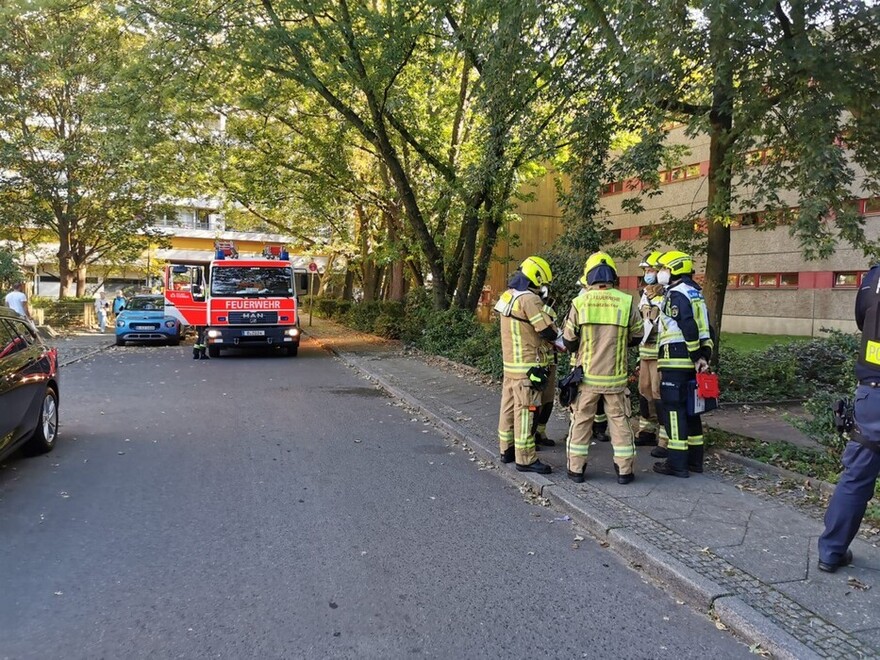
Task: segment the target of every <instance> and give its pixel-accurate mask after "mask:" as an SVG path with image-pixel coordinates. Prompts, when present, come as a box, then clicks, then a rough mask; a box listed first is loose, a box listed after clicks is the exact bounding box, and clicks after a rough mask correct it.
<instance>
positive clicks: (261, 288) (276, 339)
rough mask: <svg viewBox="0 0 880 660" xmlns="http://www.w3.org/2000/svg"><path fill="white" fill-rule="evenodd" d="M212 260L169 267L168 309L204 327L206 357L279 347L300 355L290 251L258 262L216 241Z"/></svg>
mask: <svg viewBox="0 0 880 660" xmlns="http://www.w3.org/2000/svg"><path fill="white" fill-rule="evenodd" d="M215 248H216V252H215V255H214V259H213V260H212V261H211V262H209V263H205V262H198V261H190V262H186V263H173V264H168V265H167V266H166V267H165V310H166V313H168V314H171V315H173V316H176V317H177V318H179V319H180V320H181V321H182V322H183V323H185V324H187V325H191V326H195V327H204V337H205V340H206V343H207V345H208V355H210V356H211V357H212V358H216V357H219V356H220V351H221V350H222V349H224V348H247V347H258V346H269V347H277V348H279V349H281V350H282V351H283V352H284V353H285V354H286V355H291V356H293V355H296V354H297V352H298V351H299V341H300V334H301V333H300V328H299V309H298V306H297V294H296V284H295V281H296V280H295V277H294V272H293V267H292V266H291V263H290V258H289V257H288V254H287V252H286V251H284V250H283V249H281V248H280V247H278V246H272V247H268V248H266V249H265V250H264V251H263V254H262V255H261V256H260V257H258V258H249V257H241V256H240V255H239V254H238V252H237V251H236V249H235V246H234V245H233V244H232V243H230V242H217V244H216V246H215Z"/></svg>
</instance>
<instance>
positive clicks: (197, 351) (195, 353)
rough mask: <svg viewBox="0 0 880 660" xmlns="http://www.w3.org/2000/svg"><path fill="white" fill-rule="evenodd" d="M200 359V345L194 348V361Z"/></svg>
mask: <svg viewBox="0 0 880 660" xmlns="http://www.w3.org/2000/svg"><path fill="white" fill-rule="evenodd" d="M198 359H199V347H198V345H195V346H193V360H198Z"/></svg>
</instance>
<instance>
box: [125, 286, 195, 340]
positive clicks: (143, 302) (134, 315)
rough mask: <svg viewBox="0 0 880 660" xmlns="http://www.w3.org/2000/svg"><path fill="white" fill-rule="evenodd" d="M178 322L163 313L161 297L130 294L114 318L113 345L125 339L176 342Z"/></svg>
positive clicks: (163, 302) (178, 332)
mask: <svg viewBox="0 0 880 660" xmlns="http://www.w3.org/2000/svg"><path fill="white" fill-rule="evenodd" d="M180 337H181V327H180V321H178V320H177V319H176V318H174V317H173V316H168V315H166V314H165V298H163V297H162V296H134V297H133V298H132V299H131V300H129V301H128V302H127V303H126V304H125V307H123V309H122V311H121V312H120V313H119V315H118V316H117V317H116V345H117V346H125V342H127V341H138V342H162V343H164V344H168V345H169V346H177V345H178V344H179V343H180Z"/></svg>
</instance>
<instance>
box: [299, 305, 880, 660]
mask: <svg viewBox="0 0 880 660" xmlns="http://www.w3.org/2000/svg"><path fill="white" fill-rule="evenodd" d="M306 330H307V332H308V334H310V335H311V336H312V337H313V338H315V339H316V340H318V341H319V342H320V343H321V344H323V345H324V346H326V347H327V348H330V349H332V350H333V351H335V352H336V353H337V354H338V355H339V356H340V357H341V358H342V359H343V360H345V361H346V362H348V363H349V364H351V365H352V366H355V367H356V368H358V369H360V370H361V371H363V372H364V373H365V374H366V375H368V376H369V377H371V378H372V379H373V380H375V381H376V382H377V383H378V384H380V385H381V386H383V387H385V388H386V389H388V390H389V391H390V392H391V393H392V394H394V395H395V396H398V397H399V398H401V399H403V400H404V401H406V402H407V403H409V404H410V405H412V406H413V407H415V408H417V409H419V410H420V411H421V413H422V414H423V415H425V417H427V418H428V419H430V420H432V421H434V422H435V423H437V424H439V425H440V426H442V427H444V428H445V429H446V430H447V431H448V432H450V433H451V434H452V435H454V436H456V437H458V438H459V439H460V440H462V441H464V442H466V443H467V444H468V445H469V446H470V447H471V448H472V449H474V450H475V451H476V452H477V455H478V457H479V459H480V460H481V461H482V463H483V464H484V465H486V466H488V468H489V469H497V470H499V473H501V474H503V475H504V476H506V477H508V478H510V479H514V480H516V481H517V482H519V483H522V482H523V481H526V482H528V483H529V484H530V485H531V486H532V487H533V488H534V489H535V490H536V491H538V492H539V493H540V494H541V495H542V496H543V497H546V498H548V499H549V500H550V501H551V502H553V503H554V504H556V505H558V506H559V507H561V508H563V509H564V510H566V511H567V512H569V513H570V515H572V516H573V517H574V518H575V519H576V520H579V521H580V522H581V523H582V524H584V525H585V526H586V527H587V528H588V529H589V530H590V531H591V532H592V533H593V534H594V535H595V536H596V537H597V538H598V539H599V541H600V542H603V543H608V544H609V545H610V546H611V547H612V548H613V549H615V550H616V551H617V552H619V553H620V554H621V555H623V556H624V557H625V558H627V559H628V560H629V561H630V563H631V564H632V565H633V567H634V568H637V569H639V570H642V571H644V572H645V573H647V574H649V575H651V576H652V577H654V578H655V579H657V580H659V581H661V582H663V583H664V584H666V585H667V586H668V587H669V588H671V589H673V590H674V591H675V592H676V593H677V594H678V595H679V597H680V598H682V599H683V600H686V601H688V602H689V603H691V604H692V605H693V606H695V607H697V608H699V609H702V610H703V611H705V612H707V613H710V614H711V615H712V616H715V617H716V618H717V619H718V621H719V622H720V623H721V624H722V625H726V626H727V627H729V628H731V629H733V630H734V631H736V632H737V633H739V634H741V635H743V636H744V637H746V638H747V639H749V640H750V641H751V642H752V643H754V644H758V645H760V647H759V648H760V649H764V650H768V651H770V652H771V653H773V655H774V656H776V657H788V658H798V659H803V658H819V657H822V658H860V657H877V656H878V655H880V608H878V605H880V549H878V548H876V547H874V546H872V545H870V544H868V543H865V542H863V541H860V540H856V541H855V543H854V544H853V552H854V555H855V561H854V563H853V566H852V567H849V568H846V569H841V570H840V571H838V572H837V573H835V574H832V575H829V574H826V573H822V572H820V571H819V570H818V569H817V568H816V539H817V537H818V535H819V534H820V533H821V531H822V524H821V522H820V521H817V520H815V519H814V518H810V517H808V516H805V515H803V514H802V513H800V512H799V511H797V510H796V509H795V508H793V507H792V506H790V505H789V504H787V503H785V502H784V501H779V502H772V501H768V500H767V499H766V498H762V497H759V496H758V495H756V494H753V493H750V492H748V491H747V490H746V489H743V488H742V487H739V486H738V485H737V484H735V483H731V482H730V480H729V479H728V480H725V479H722V478H721V477H720V476H718V475H713V474H712V473H711V472H707V473H705V474H703V475H692V477H691V478H690V479H687V480H684V479H671V478H669V477H663V476H661V475H657V474H655V473H654V472H653V471H651V465H652V463H653V461H654V459H651V458H650V456H649V455H648V452H649V448H640V449H639V455H638V458H637V464H636V480H635V482H633V483H632V484H630V485H627V486H621V485H618V484H617V482H616V479H615V475H614V472H613V468H612V460H611V449H610V446H609V445H608V444H601V443H600V444H598V445H595V446H593V447H592V448H591V453H590V462H589V467H588V468H587V482H586V483H585V484H582V485H577V484H574V483H572V482H571V481H569V480H568V479H567V478H566V477H565V464H564V461H565V459H564V446H563V444H564V443H562V442H560V443H558V445H557V447H555V448H551V449H543V450H542V451H541V452H540V458H541V460H542V461H544V462H547V463H549V464H551V465H552V466H553V468H554V473H553V474H552V475H549V478H544V477H541V476H537V475H535V476H530V477H526V476H525V475H523V474H521V473H517V472H515V471H514V470H513V469H512V468H511V467H510V466H502V465H500V464H497V465H496V464H495V463H494V461H495V456H496V454H497V439H496V434H495V428H496V424H497V412H498V404H499V396H500V395H499V388H498V387H497V385H496V384H493V383H491V381H488V380H487V379H484V378H482V377H480V376H479V374H477V373H476V372H475V371H473V370H470V369H468V368H467V367H461V366H455V365H452V364H450V363H448V362H446V361H444V360H442V359H436V358H431V357H426V356H423V355H421V354H419V353H417V352H412V351H406V350H404V349H403V348H402V347H401V346H400V344H398V343H396V342H386V341H383V340H381V339H378V338H376V337H372V336H370V335H363V334H360V333H355V332H352V331H351V330H349V329H347V328H343V327H342V326H338V325H336V324H333V323H330V322H328V321H324V320H319V319H315V320H314V322H313V325H312V326H311V327H310V328H307V329H306ZM548 432H549V434H550V436H551V437H554V438H557V439H560V438H562V437H563V436H564V435H565V432H566V421H565V418H564V417H563V416H562V415H559V416H556V415H554V419H553V420H551V423H550V426H549V428H548ZM756 650H758V649H756Z"/></svg>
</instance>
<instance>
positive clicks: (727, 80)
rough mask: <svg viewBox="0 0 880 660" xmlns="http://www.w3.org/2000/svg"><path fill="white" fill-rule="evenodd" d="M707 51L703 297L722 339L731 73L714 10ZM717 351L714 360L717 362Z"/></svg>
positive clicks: (724, 23)
mask: <svg viewBox="0 0 880 660" xmlns="http://www.w3.org/2000/svg"><path fill="white" fill-rule="evenodd" d="M713 13H714V15H713V16H711V17H710V20H711V21H712V26H711V28H710V31H711V39H710V50H711V51H712V54H713V58H712V60H713V61H714V62H715V63H716V64H715V72H714V75H715V81H714V85H713V88H712V109H711V110H710V112H709V125H710V133H709V178H708V179H709V180H708V195H709V204H708V208H707V218H706V219H707V225H708V243H707V248H706V280H705V283H704V295H705V297H706V306H707V307H708V308H709V322H710V323H711V324H712V326H713V327H714V328H715V332H716V334H717V336H718V337H719V342H720V336H721V319H722V316H723V314H724V296H725V293H726V292H727V275H728V273H729V270H730V200H731V188H732V184H733V176H732V163H731V161H730V159H729V158H728V154H729V152H730V150H731V148H732V147H733V136H732V135H731V131H732V128H733V111H732V108H733V95H734V87H733V72H732V69H731V67H730V64H729V62H730V52H729V38H730V37H729V31H728V29H727V28H728V21H729V19H728V18H727V14H726V13H725V12H724V9H723V8H722V9H721V10H720V11H719V10H718V9H717V8H715V10H714V12H713ZM717 359H718V351H717V349H716V351H715V356H714V360H715V361H716V362H717Z"/></svg>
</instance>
